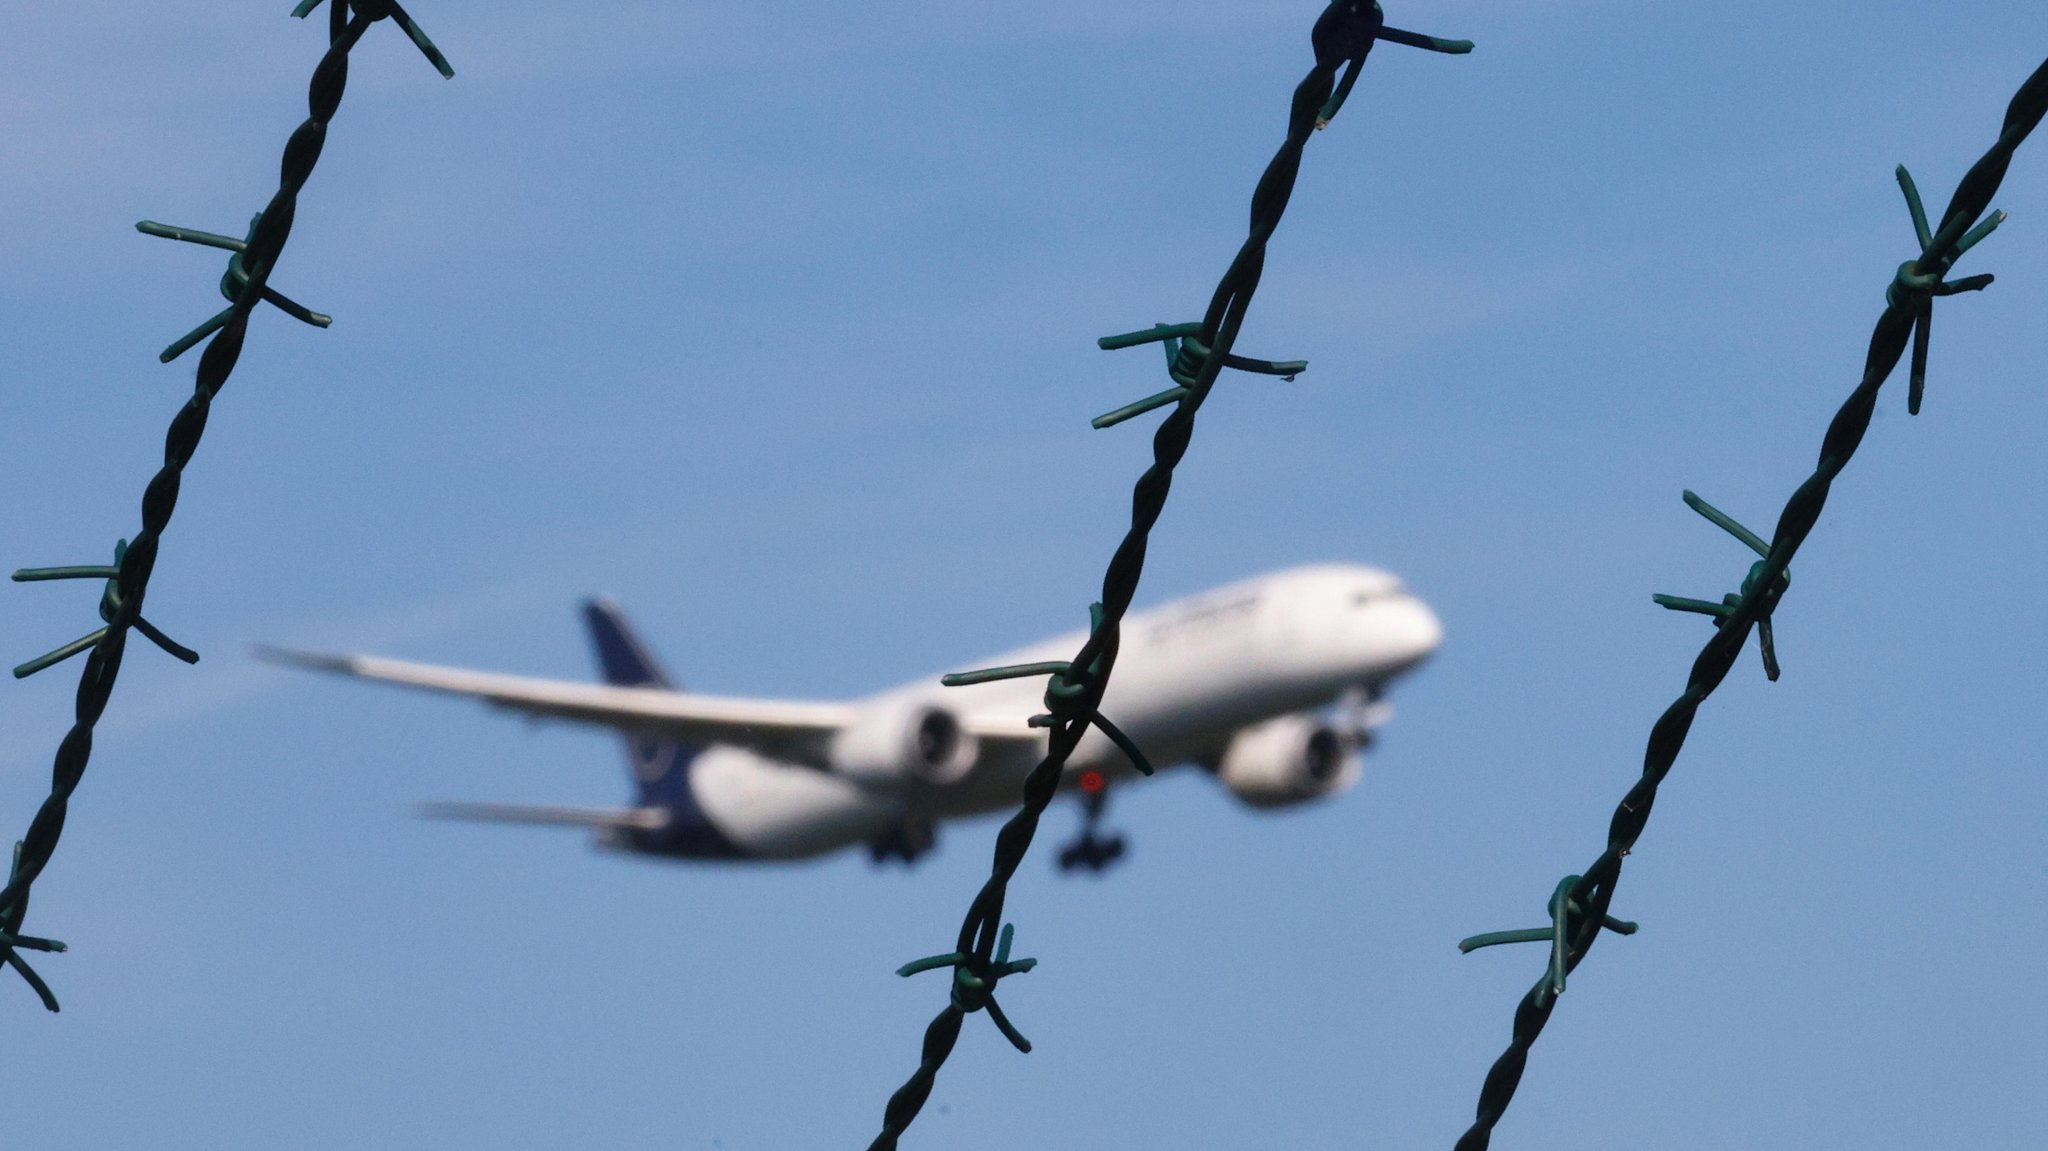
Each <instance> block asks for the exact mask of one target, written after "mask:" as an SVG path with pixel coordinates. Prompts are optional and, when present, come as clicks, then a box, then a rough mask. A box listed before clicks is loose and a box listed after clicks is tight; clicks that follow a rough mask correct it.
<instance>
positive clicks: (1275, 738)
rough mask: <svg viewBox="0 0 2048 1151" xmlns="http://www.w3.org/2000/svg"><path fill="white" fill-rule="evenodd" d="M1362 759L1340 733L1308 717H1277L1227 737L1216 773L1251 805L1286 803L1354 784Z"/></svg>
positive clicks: (1356, 780)
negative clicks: (1229, 738) (1228, 738)
mask: <svg viewBox="0 0 2048 1151" xmlns="http://www.w3.org/2000/svg"><path fill="white" fill-rule="evenodd" d="M1363 758H1364V757H1363V756H1362V755H1361V754H1360V753H1359V752H1358V750H1357V749H1356V748H1355V747H1354V746H1353V744H1352V741H1350V740H1347V739H1345V737H1344V735H1343V733H1341V732H1339V731H1337V730H1336V729H1334V728H1332V727H1330V726H1329V725H1328V724H1325V723H1323V722H1322V721H1320V720H1318V719H1316V718H1315V717H1314V716H1308V715H1283V716H1281V717H1280V718H1278V719H1269V720H1267V721H1266V722H1264V723H1260V724H1254V725H1253V726H1251V727H1247V728H1244V729H1242V730H1240V731H1239V732H1238V733H1237V734H1236V735H1235V736H1233V737H1232V738H1231V740H1230V746H1229V747H1228V748H1226V749H1225V750H1224V752H1223V758H1222V759H1220V760H1218V761H1217V763H1216V775H1217V777H1218V778H1220V779H1222V781H1223V786H1225V787H1227V788H1229V789H1230V793H1231V794H1232V795H1234V796H1236V797H1237V798H1238V799H1240V800H1243V801H1244V802H1245V803H1247V804H1250V805H1251V806H1253V807H1286V806H1288V805H1290V804H1296V803H1302V802H1305V801H1307V800H1311V799H1320V798H1322V797H1323V796H1326V795H1330V794H1333V793H1335V792H1339V791H1342V790H1344V789H1345V788H1347V787H1350V786H1351V785H1352V784H1354V783H1357V782H1358V777H1359V775H1360V774H1361V773H1362V772H1363V771H1364V769H1365V766H1364V762H1363Z"/></svg>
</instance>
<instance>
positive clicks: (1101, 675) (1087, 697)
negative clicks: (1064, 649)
mask: <svg viewBox="0 0 2048 1151" xmlns="http://www.w3.org/2000/svg"><path fill="white" fill-rule="evenodd" d="M1088 620H1089V642H1088V645H1087V647H1084V648H1083V650H1084V651H1085V650H1087V648H1088V647H1093V648H1094V649H1095V655H1094V657H1093V658H1091V659H1090V660H1089V661H1088V666H1086V667H1085V668H1082V669H1080V670H1078V671H1077V670H1076V669H1075V667H1074V665H1073V664H1072V663H1071V662H1069V661H1067V660H1063V659H1059V660H1047V661H1045V662H1043V663H1013V664H1007V665H1005V666H1003V667H986V668H981V669H980V670H977V671H956V672H949V673H947V674H946V675H942V676H940V677H939V682H940V683H941V684H943V685H944V686H946V687H966V686H967V685H968V684H974V683H992V682H994V681H996V680H999V679H1023V678H1025V677H1027V676H1034V675H1045V676H1051V677H1052V678H1051V679H1049V680H1047V681H1046V685H1045V697H1044V698H1045V712H1044V714H1042V715H1034V716H1032V717H1031V718H1030V719H1029V720H1027V721H1025V722H1026V723H1028V724H1029V725H1030V726H1032V727H1061V726H1064V725H1066V724H1072V723H1084V724H1093V725H1094V727H1095V729H1096V730H1097V731H1100V732H1101V733H1102V734H1103V735H1105V736H1107V737H1109V741H1110V742H1111V743H1113V744H1115V745H1116V748H1117V750H1118V751H1121V752H1123V753H1124V757H1125V758H1126V759H1129V760H1130V761H1131V766H1132V767H1135V768H1137V769H1138V774H1140V775H1151V774H1152V762H1151V761H1150V760H1148V759H1146V758H1145V753H1144V752H1143V751H1140V750H1139V749H1138V745H1137V743H1136V742H1135V741H1133V740H1132V739H1131V737H1130V736H1128V735H1125V734H1124V733H1123V729H1121V728H1119V727H1117V725H1115V724H1113V723H1111V722H1109V717H1108V716H1105V715H1103V714H1102V711H1101V703H1102V692H1103V688H1104V686H1105V683H1106V680H1107V678H1108V670H1107V668H1106V667H1105V666H1104V664H1105V653H1104V651H1103V646H1102V645H1099V644H1098V643H1097V639H1098V635H1097V633H1099V632H1100V631H1101V629H1102V605H1101V604H1100V603H1092V604H1089V605H1088Z"/></svg>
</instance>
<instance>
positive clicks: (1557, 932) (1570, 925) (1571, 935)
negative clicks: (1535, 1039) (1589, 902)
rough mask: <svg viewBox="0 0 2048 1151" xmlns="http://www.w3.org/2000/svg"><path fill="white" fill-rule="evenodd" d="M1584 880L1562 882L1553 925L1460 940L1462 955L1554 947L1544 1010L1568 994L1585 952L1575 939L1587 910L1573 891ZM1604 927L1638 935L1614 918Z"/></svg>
mask: <svg viewBox="0 0 2048 1151" xmlns="http://www.w3.org/2000/svg"><path fill="white" fill-rule="evenodd" d="M1581 879H1582V877H1581V876H1577V875H1567V876H1565V877H1564V878H1563V879H1562V880H1560V881H1559V882H1558V885H1557V890H1556V891H1553V892H1551V893H1550V926H1548V927H1530V928H1524V929H1522V930H1520V931H1490V932H1487V933H1486V934H1485V935H1474V936H1471V937H1470V938H1467V939H1461V940H1459V941H1458V950H1459V951H1460V952H1461V953H1470V952H1473V951H1477V950H1479V949H1480V948H1482V947H1494V946H1497V945H1499V944H1502V943H1543V942H1545V941H1548V942H1549V944H1550V969H1549V970H1548V971H1547V972H1545V973H1544V976H1543V982H1542V983H1541V984H1539V985H1538V990H1537V992H1536V1006H1538V1007H1543V1006H1545V1005H1547V1004H1548V1003H1549V1002H1550V1001H1551V1000H1552V999H1555V998H1556V997H1557V996H1559V995H1562V994H1564V980H1565V975H1566V973H1567V972H1569V971H1570V969H1571V965H1572V960H1573V957H1574V956H1575V955H1577V954H1580V953H1583V951H1584V948H1583V947H1581V948H1579V949H1578V951H1576V952H1575V951H1574V950H1573V949H1572V940H1574V939H1576V938H1577V937H1578V933H1579V931H1580V930H1581V929H1582V928H1583V927H1584V925H1585V920H1586V909H1585V907H1584V906H1582V905H1581V904H1580V903H1579V901H1578V900H1577V899H1574V898H1572V889H1573V888H1575V887H1577V886H1578V885H1579V883H1580V881H1581ZM1600 926H1601V927H1604V928H1606V929H1607V930H1609V931H1612V932H1614V933H1615V934H1616V935H1634V934H1635V933H1636V931H1637V925H1636V924H1633V923H1630V922H1629V921H1628V920H1626V919H1616V918H1615V917H1613V916H1612V915H1603V916H1601V917H1600Z"/></svg>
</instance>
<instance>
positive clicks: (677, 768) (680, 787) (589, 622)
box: [583, 599, 699, 809]
mask: <svg viewBox="0 0 2048 1151" xmlns="http://www.w3.org/2000/svg"><path fill="white" fill-rule="evenodd" d="M583 622H584V625H585V626H586V627H588V628H589V629H590V642H591V646H592V647H594V648H595V649H596V651H597V667H598V671H599V672H600V673H602V674H603V676H604V681H605V682H606V683H608V684H611V685H612V686H614V687H655V688H666V689H668V690H670V691H674V690H676V689H677V685H676V683H675V681H674V680H671V679H670V678H669V677H668V673H667V672H664V671H663V670H661V665H660V664H658V663H656V662H655V661H654V656H653V655H652V654H651V653H650V652H649V651H648V650H647V647H646V645H645V644H643V643H641V642H640V637H639V636H636V635H634V634H633V628H632V626H631V625H630V624H628V623H627V622H626V617H625V614H624V613H623V612H621V611H620V610H619V605H618V604H616V603H613V602H612V601H611V600H609V599H592V600H586V601H584V604H583ZM625 740H626V765H627V767H629V768H631V769H632V772H633V786H634V799H635V801H636V802H637V803H639V805H640V806H642V807H668V808H683V809H690V808H694V807H695V801H694V799H693V798H692V797H691V795H690V761H691V760H693V759H695V758H696V757H697V752H698V750H699V749H698V748H697V747H696V745H694V744H688V743H682V742H679V741H676V740H670V739H658V738H653V737H649V736H642V735H632V734H628V735H626V737H625Z"/></svg>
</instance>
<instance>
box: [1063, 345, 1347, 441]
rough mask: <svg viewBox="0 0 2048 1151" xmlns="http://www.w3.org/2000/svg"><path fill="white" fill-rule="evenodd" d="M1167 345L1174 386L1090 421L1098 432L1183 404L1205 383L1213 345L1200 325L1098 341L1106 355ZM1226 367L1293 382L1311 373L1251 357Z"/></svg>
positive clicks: (1298, 365) (1227, 361) (1235, 358)
mask: <svg viewBox="0 0 2048 1151" xmlns="http://www.w3.org/2000/svg"><path fill="white" fill-rule="evenodd" d="M1153 343H1157V344H1163V345H1164V346H1165V348H1166V374H1167V376H1169V377H1170V378H1171V379H1172V380H1173V383H1174V386H1173V387H1170V388H1168V389H1166V390H1165V391H1163V392H1156V393H1154V394H1152V395H1149V396H1146V397H1145V398H1144V399H1142V400H1139V401H1138V402H1136V403H1133V404H1125V405H1124V406H1123V407H1121V408H1118V409H1117V410H1115V411H1113V412H1104V413H1103V414H1102V415H1099V416H1097V417H1095V418H1094V419H1092V420H1090V421H1088V422H1089V424H1090V425H1091V426H1093V427H1096V428H1108V427H1114V426H1116V425H1117V424H1120V423H1123V422H1124V421H1125V420H1128V419H1130V418H1131V417H1132V416H1141V415H1144V414H1145V413H1146V412H1149V411H1151V410H1152V409H1154V408H1163V407H1165V406H1166V405H1168V404H1173V403H1179V402H1180V399H1181V397H1183V396H1185V395H1187V394H1188V389H1190V388H1192V387H1194V386H1195V383H1196V382H1197V381H1198V380H1199V379H1201V376H1202V369H1203V368H1205V367H1207V366H1208V363H1209V356H1210V354H1211V353H1210V350H1209V345H1208V344H1207V343H1204V342H1203V340H1202V325H1200V324H1154V325H1152V326H1151V327H1149V328H1146V329H1144V330H1142V331H1136V332H1125V333H1123V334H1121V335H1116V336H1104V337H1102V338H1101V339H1099V340H1097V341H1095V346H1096V347H1098V348H1101V349H1102V350H1103V351H1105V352H1113V351H1117V350H1118V349H1121V348H1135V347H1137V346H1138V345H1140V344H1153ZM1223 366H1224V367H1226V368H1236V369H1237V370H1238V371H1240V372H1256V373H1257V374H1259V375H1262V376H1279V377H1280V378H1281V379H1283V380H1289V381H1292V380H1293V379H1294V377H1295V375H1296V374H1297V373H1300V372H1305V371H1307V370H1308V361H1307V360H1254V359H1252V358H1251V357H1249V356H1239V355H1225V356H1224V357H1223Z"/></svg>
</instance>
